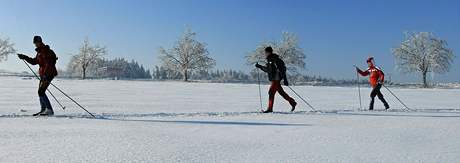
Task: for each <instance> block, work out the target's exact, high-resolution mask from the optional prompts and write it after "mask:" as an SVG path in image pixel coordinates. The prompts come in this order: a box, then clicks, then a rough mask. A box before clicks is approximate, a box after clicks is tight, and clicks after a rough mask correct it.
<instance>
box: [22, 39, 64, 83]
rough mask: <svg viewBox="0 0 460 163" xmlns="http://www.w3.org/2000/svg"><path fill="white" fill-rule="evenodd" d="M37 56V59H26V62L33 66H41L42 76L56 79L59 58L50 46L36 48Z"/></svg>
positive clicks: (40, 72)
mask: <svg viewBox="0 0 460 163" xmlns="http://www.w3.org/2000/svg"><path fill="white" fill-rule="evenodd" d="M35 51H37V55H36V56H35V58H26V61H27V62H29V63H30V64H32V65H36V64H38V65H39V66H40V69H39V71H38V72H39V74H40V76H47V77H55V76H57V75H58V73H57V70H56V61H57V57H56V54H55V53H54V51H53V50H51V49H50V47H49V46H48V45H45V46H43V47H39V48H36V49H35Z"/></svg>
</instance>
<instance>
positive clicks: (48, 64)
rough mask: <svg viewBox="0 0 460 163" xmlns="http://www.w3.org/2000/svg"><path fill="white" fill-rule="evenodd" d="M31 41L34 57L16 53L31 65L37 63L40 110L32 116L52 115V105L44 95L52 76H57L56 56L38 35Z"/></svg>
mask: <svg viewBox="0 0 460 163" xmlns="http://www.w3.org/2000/svg"><path fill="white" fill-rule="evenodd" d="M33 43H34V44H35V47H36V48H35V51H36V52H37V55H36V56H35V58H31V57H28V56H26V55H24V54H18V57H19V59H23V60H25V61H27V62H28V63H30V64H32V65H37V64H38V65H39V66H40V68H39V75H40V84H39V87H38V97H39V98H40V106H41V110H40V112H38V113H36V114H34V116H37V115H42V116H52V115H54V111H53V107H52V106H51V103H50V100H49V99H48V97H47V96H46V89H48V86H49V85H50V84H51V81H52V80H53V79H54V77H56V76H57V70H56V61H57V57H56V54H55V53H54V51H53V50H51V49H50V47H49V46H48V45H45V44H44V43H43V41H42V38H41V37H40V36H35V37H34V40H33Z"/></svg>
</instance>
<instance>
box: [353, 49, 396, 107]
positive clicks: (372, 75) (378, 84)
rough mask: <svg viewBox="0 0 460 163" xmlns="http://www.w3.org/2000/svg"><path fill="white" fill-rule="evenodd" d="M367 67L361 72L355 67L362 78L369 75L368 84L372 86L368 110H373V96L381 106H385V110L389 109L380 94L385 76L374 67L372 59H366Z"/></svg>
mask: <svg viewBox="0 0 460 163" xmlns="http://www.w3.org/2000/svg"><path fill="white" fill-rule="evenodd" d="M367 65H368V66H369V68H368V69H367V70H366V71H362V70H360V69H359V68H358V67H356V71H358V73H359V74H361V75H362V76H368V75H369V83H370V84H371V86H372V92H371V102H370V104H369V110H374V99H375V96H377V97H378V98H379V99H380V101H382V103H383V105H384V106H385V109H389V108H390V106H389V105H388V103H387V101H386V100H385V98H383V94H382V92H380V89H381V88H382V85H383V82H384V81H385V74H384V73H383V71H382V70H381V69H380V68H378V67H376V66H375V64H374V57H369V58H368V59H367Z"/></svg>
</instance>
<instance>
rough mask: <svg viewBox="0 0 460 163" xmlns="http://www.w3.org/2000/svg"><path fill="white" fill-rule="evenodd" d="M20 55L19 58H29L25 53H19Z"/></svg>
mask: <svg viewBox="0 0 460 163" xmlns="http://www.w3.org/2000/svg"><path fill="white" fill-rule="evenodd" d="M18 57H19V59H27V58H29V57H28V56H26V55H24V54H18Z"/></svg>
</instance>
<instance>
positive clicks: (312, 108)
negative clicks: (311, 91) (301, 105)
mask: <svg viewBox="0 0 460 163" xmlns="http://www.w3.org/2000/svg"><path fill="white" fill-rule="evenodd" d="M287 87H288V88H289V89H291V91H292V92H294V94H295V95H297V97H299V98H300V99H302V101H303V102H305V104H307V105H308V106H309V107H310V108H311V110H313V111H314V112H316V111H317V110H316V109H315V108H314V107H313V106H312V105H310V103H308V102H307V100H305V99H304V98H303V97H302V96H300V95H299V94H298V93H297V92H296V91H295V90H294V89H292V88H291V86H287Z"/></svg>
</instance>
